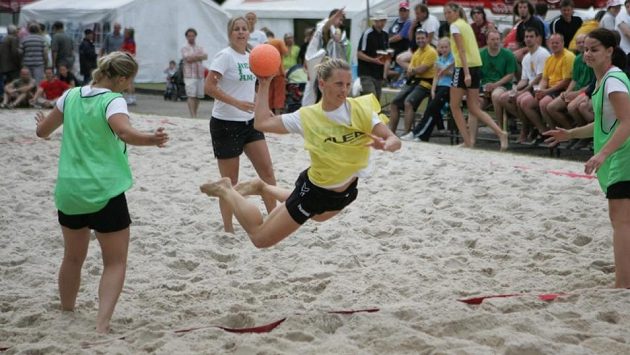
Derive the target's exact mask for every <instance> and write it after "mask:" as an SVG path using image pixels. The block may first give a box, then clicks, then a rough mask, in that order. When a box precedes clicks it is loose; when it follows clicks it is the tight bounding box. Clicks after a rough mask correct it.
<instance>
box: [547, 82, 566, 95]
mask: <svg viewBox="0 0 630 355" xmlns="http://www.w3.org/2000/svg"><path fill="white" fill-rule="evenodd" d="M570 82H571V79H563V80H560V81H559V82H558V83H557V84H556V85H554V86H552V87H550V88H547V89H545V90H541V91H542V92H543V93H544V94H545V95H547V94H550V93H552V92H560V91H564V90H565V89H566V88H567V86H569V83H570ZM541 87H542V85H541Z"/></svg>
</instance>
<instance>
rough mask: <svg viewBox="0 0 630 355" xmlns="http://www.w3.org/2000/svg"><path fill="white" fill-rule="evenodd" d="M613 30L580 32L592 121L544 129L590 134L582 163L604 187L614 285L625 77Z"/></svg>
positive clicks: (620, 269) (623, 249) (623, 247)
mask: <svg viewBox="0 0 630 355" xmlns="http://www.w3.org/2000/svg"><path fill="white" fill-rule="evenodd" d="M617 43H618V40H617V37H616V35H615V34H614V33H613V32H612V31H610V30H607V29H604V28H598V29H596V30H593V31H592V32H590V33H589V34H588V35H587V36H586V40H585V41H584V61H585V62H586V64H587V65H588V66H590V67H591V68H593V72H594V73H595V78H596V79H597V84H596V87H595V91H594V92H593V98H592V102H593V113H594V114H595V121H594V122H593V123H590V124H588V125H586V126H582V127H577V128H573V129H569V130H566V129H563V128H557V129H555V130H550V131H547V132H545V133H544V134H545V135H547V136H550V137H549V138H548V139H547V140H546V141H547V142H548V143H551V144H552V145H555V144H557V143H558V142H561V141H566V140H569V139H574V138H589V137H593V138H594V143H595V155H594V156H593V157H591V158H590V159H589V160H588V161H587V162H586V164H585V168H584V171H585V172H586V173H587V174H591V173H593V172H595V171H596V172H597V178H598V180H599V184H600V186H601V188H602V190H603V191H604V193H606V198H607V199H608V210H609V217H610V222H611V224H612V228H613V247H614V255H615V280H616V281H615V287H619V288H630V95H629V93H630V80H628V77H627V76H626V74H625V73H624V72H623V71H621V69H619V68H625V64H626V57H625V54H624V53H623V51H622V50H621V49H620V48H619V47H618V46H617Z"/></svg>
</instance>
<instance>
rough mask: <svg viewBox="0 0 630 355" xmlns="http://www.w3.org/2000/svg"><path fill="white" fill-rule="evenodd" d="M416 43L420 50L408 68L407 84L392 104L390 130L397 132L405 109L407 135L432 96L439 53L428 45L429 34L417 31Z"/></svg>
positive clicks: (414, 55)
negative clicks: (426, 99)
mask: <svg viewBox="0 0 630 355" xmlns="http://www.w3.org/2000/svg"><path fill="white" fill-rule="evenodd" d="M416 43H417V44H418V49H416V51H415V52H414V53H413V56H412V57H411V63H410V64H409V67H408V68H407V83H406V84H405V86H403V88H402V89H400V92H399V93H398V95H396V97H395V98H394V100H393V101H392V103H391V104H390V111H391V112H390V129H391V131H392V132H394V133H395V132H396V128H397V127H398V117H399V114H400V112H399V110H400V109H401V108H402V107H404V108H405V113H404V114H405V127H404V130H405V134H412V136H413V133H411V124H412V123H413V117H414V114H415V112H416V110H417V109H418V106H420V103H421V102H422V100H424V99H425V98H427V97H429V96H430V95H431V84H432V82H433V76H434V75H435V62H436V61H437V58H438V55H437V51H436V50H435V49H434V48H433V47H432V46H430V45H429V44H428V37H427V33H426V32H425V31H424V30H422V29H420V30H418V31H416Z"/></svg>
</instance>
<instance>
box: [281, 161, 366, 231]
mask: <svg viewBox="0 0 630 355" xmlns="http://www.w3.org/2000/svg"><path fill="white" fill-rule="evenodd" d="M307 172H308V169H306V170H304V171H303V172H302V173H301V174H300V176H299V177H298V179H297V180H296V181H295V190H293V192H292V193H291V196H289V198H288V199H287V200H286V201H285V203H284V204H285V206H286V207H287V210H288V211H289V214H290V215H291V218H293V220H294V221H296V222H297V223H298V224H304V222H306V221H307V220H308V219H309V218H311V217H313V216H314V215H318V214H322V213H324V212H328V211H340V210H342V209H343V208H344V207H346V206H348V205H349V204H351V203H352V201H354V200H355V199H356V198H357V194H358V190H357V183H358V179H357V180H354V182H353V183H352V184H350V186H348V188H347V189H346V190H345V191H343V192H335V191H331V190H327V189H324V188H321V187H319V186H317V185H315V184H313V183H312V182H311V180H309V179H308V174H307Z"/></svg>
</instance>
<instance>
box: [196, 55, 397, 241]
mask: <svg viewBox="0 0 630 355" xmlns="http://www.w3.org/2000/svg"><path fill="white" fill-rule="evenodd" d="M257 59H258V58H254V59H253V61H254V62H256V60H257ZM317 77H318V84H319V87H320V89H321V91H322V94H323V96H322V100H321V101H320V102H319V103H317V104H314V105H311V106H305V107H302V108H301V109H300V110H298V111H296V112H293V113H288V114H283V115H279V116H273V115H272V114H271V113H270V111H269V104H268V102H269V101H268V95H269V85H270V82H271V78H269V77H266V78H263V77H260V78H259V83H260V86H259V91H258V99H257V100H256V106H255V118H254V127H255V128H256V129H257V130H260V131H262V132H271V133H297V134H300V135H302V136H303V137H304V142H305V144H304V146H305V148H306V150H307V151H308V152H309V154H310V157H311V165H310V167H308V168H307V169H306V170H304V171H303V172H302V173H301V174H300V175H299V177H298V179H297V180H296V182H295V189H294V190H293V191H290V190H286V189H282V188H279V187H276V186H273V185H270V184H268V183H265V182H264V181H262V180H260V179H255V180H252V181H248V182H246V183H242V184H239V185H237V186H236V187H234V188H233V187H232V184H231V182H230V180H229V179H226V178H223V179H221V180H219V181H216V182H211V183H207V184H204V185H202V186H201V191H202V192H204V193H206V194H208V195H209V196H215V197H219V198H221V200H223V201H225V203H226V204H227V205H229V206H230V207H231V208H232V209H233V211H234V214H235V216H236V218H237V219H238V221H239V222H240V223H241V225H242V226H243V228H244V229H245V231H246V232H247V234H248V235H249V237H250V239H251V241H252V243H253V244H254V245H255V246H256V247H258V248H266V247H270V246H273V245H275V244H276V243H278V242H280V241H281V240H283V239H284V238H286V237H288V236H289V235H290V234H292V233H293V232H295V231H296V230H297V229H298V228H300V226H301V225H302V224H303V223H304V222H306V221H307V220H309V219H313V220H315V221H318V222H323V221H326V220H328V219H330V218H332V217H334V216H335V215H337V214H338V213H339V212H340V211H341V210H342V209H343V208H345V207H346V206H348V205H349V204H350V203H352V201H354V200H355V198H356V197H357V193H358V190H357V185H358V178H359V177H363V176H366V172H367V171H368V170H369V168H368V166H369V157H370V147H372V148H374V149H379V150H385V151H390V152H393V151H396V150H398V149H400V146H401V144H400V140H399V139H398V137H396V136H395V135H394V134H393V133H392V132H391V131H390V130H389V128H388V127H387V125H386V124H385V123H386V121H387V119H386V117H384V116H379V114H378V112H379V111H380V105H379V103H378V101H377V100H376V98H375V97H374V96H373V95H367V96H362V97H358V98H348V97H347V96H348V92H349V90H350V87H351V85H352V74H351V72H350V67H349V66H348V64H347V63H346V62H345V61H343V60H339V59H333V60H330V61H327V62H324V63H322V64H320V65H319V66H318V68H317ZM246 195H260V196H261V197H263V198H273V199H275V200H277V201H279V202H284V203H282V204H280V205H278V207H276V208H275V209H274V210H273V211H272V212H271V213H270V214H269V216H268V217H267V218H266V219H263V216H262V214H261V213H260V211H259V210H258V208H257V207H256V205H255V204H254V203H252V202H249V201H247V200H246V199H245V198H244V197H243V196H246Z"/></svg>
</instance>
